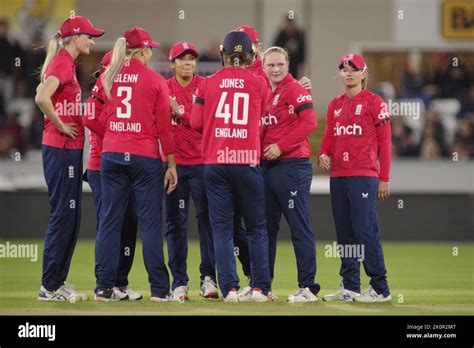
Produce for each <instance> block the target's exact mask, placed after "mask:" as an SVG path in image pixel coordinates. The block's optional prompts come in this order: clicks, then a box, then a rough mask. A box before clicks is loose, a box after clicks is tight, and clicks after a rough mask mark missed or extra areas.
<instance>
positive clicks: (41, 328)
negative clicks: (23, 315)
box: [18, 322, 56, 341]
mask: <svg viewBox="0 0 474 348" xmlns="http://www.w3.org/2000/svg"><path fill="white" fill-rule="evenodd" d="M18 337H20V338H47V339H48V341H54V340H55V339H56V325H33V324H30V323H29V322H26V323H25V325H20V326H18Z"/></svg>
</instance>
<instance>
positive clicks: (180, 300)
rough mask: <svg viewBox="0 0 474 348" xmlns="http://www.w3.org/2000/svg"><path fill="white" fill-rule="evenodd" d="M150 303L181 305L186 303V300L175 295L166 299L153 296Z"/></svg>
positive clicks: (169, 295) (167, 296)
mask: <svg viewBox="0 0 474 348" xmlns="http://www.w3.org/2000/svg"><path fill="white" fill-rule="evenodd" d="M150 301H151V302H179V303H184V298H180V297H179V296H174V295H173V294H168V295H166V296H165V297H159V296H157V295H151V297H150Z"/></svg>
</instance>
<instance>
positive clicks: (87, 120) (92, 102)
mask: <svg viewBox="0 0 474 348" xmlns="http://www.w3.org/2000/svg"><path fill="white" fill-rule="evenodd" d="M100 90H101V88H100V83H99V80H97V83H96V84H95V86H94V88H92V92H91V96H90V97H89V98H88V99H87V105H86V112H85V114H84V118H83V123H84V126H86V127H87V128H89V130H90V131H91V132H93V133H94V134H96V135H97V136H99V137H100V138H103V137H104V134H105V127H104V124H103V123H102V122H101V119H100V115H101V113H102V111H103V110H104V100H105V98H104V96H103V95H102V94H101V92H100Z"/></svg>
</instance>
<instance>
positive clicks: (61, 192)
mask: <svg viewBox="0 0 474 348" xmlns="http://www.w3.org/2000/svg"><path fill="white" fill-rule="evenodd" d="M68 151H70V150H65V149H59V148H55V147H50V146H45V145H43V147H42V151H41V152H42V157H43V170H44V177H45V180H46V184H47V186H48V196H49V202H50V205H51V211H50V215H49V223H48V230H47V232H46V237H45V245H44V251H43V273H42V279H41V289H40V292H39V294H38V300H40V301H67V300H70V298H71V297H74V298H77V299H82V298H83V296H82V294H77V293H73V292H72V291H70V290H69V289H66V288H65V287H64V285H63V283H64V280H65V277H66V276H67V272H68V269H69V267H68V265H69V264H68V263H67V260H68V257H70V256H72V252H73V251H74V246H75V242H76V240H77V235H76V233H77V231H76V229H75V227H76V224H77V221H76V216H77V214H78V212H77V211H76V208H79V207H78V204H79V205H80V200H78V194H79V193H78V192H77V186H78V185H76V181H79V182H80V181H81V177H82V167H81V165H82V157H81V163H80V164H78V163H76V162H71V160H75V159H77V158H75V157H74V158H72V159H71V158H70V156H69V155H68ZM77 151H78V152H82V151H81V150H77ZM77 157H78V156H77ZM70 165H72V166H73V168H71V169H72V173H71V175H69V166H70ZM70 176H72V177H70ZM81 192H82V191H81ZM79 195H80V194H79ZM69 254H70V255H69ZM76 294H77V296H76ZM84 297H85V295H84Z"/></svg>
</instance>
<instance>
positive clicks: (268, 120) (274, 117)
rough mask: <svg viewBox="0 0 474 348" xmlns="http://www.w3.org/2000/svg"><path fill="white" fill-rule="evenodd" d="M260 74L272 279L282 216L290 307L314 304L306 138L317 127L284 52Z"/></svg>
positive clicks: (273, 51)
mask: <svg viewBox="0 0 474 348" xmlns="http://www.w3.org/2000/svg"><path fill="white" fill-rule="evenodd" d="M263 69H264V71H265V73H266V75H267V78H268V80H269V82H270V86H271V90H272V94H271V97H270V98H269V99H268V101H267V106H266V110H265V111H266V113H265V116H264V117H262V122H261V123H262V126H263V141H262V143H263V144H262V149H263V151H262V157H263V162H262V168H263V176H264V182H265V202H266V215H267V228H268V241H269V254H270V256H269V262H270V276H271V277H272V279H273V277H274V268H275V257H276V244H277V233H278V230H279V224H280V220H281V216H282V214H283V215H284V216H285V219H286V221H287V222H288V225H289V227H290V231H291V239H292V241H293V246H294V250H295V255H296V266H297V269H298V287H299V289H298V291H297V292H295V293H294V294H291V295H289V297H288V302H313V301H316V300H317V296H316V295H317V294H318V292H319V290H320V286H319V284H318V283H315V280H314V278H315V276H316V241H315V238H314V234H313V231H312V229H311V225H310V222H309V215H310V207H309V202H310V187H311V181H312V178H313V170H312V166H311V162H310V161H309V157H310V147H309V141H308V137H309V135H310V134H311V132H312V131H313V130H314V129H315V128H316V125H317V121H316V112H315V111H314V108H313V99H312V97H311V93H310V92H309V91H308V90H306V89H305V88H303V87H302V86H300V85H299V84H298V81H297V80H295V79H294V78H293V76H291V74H290V73H289V71H288V70H289V57H288V52H287V51H286V50H284V49H283V48H281V47H271V48H269V49H267V50H266V51H265V53H264V55H263Z"/></svg>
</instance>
